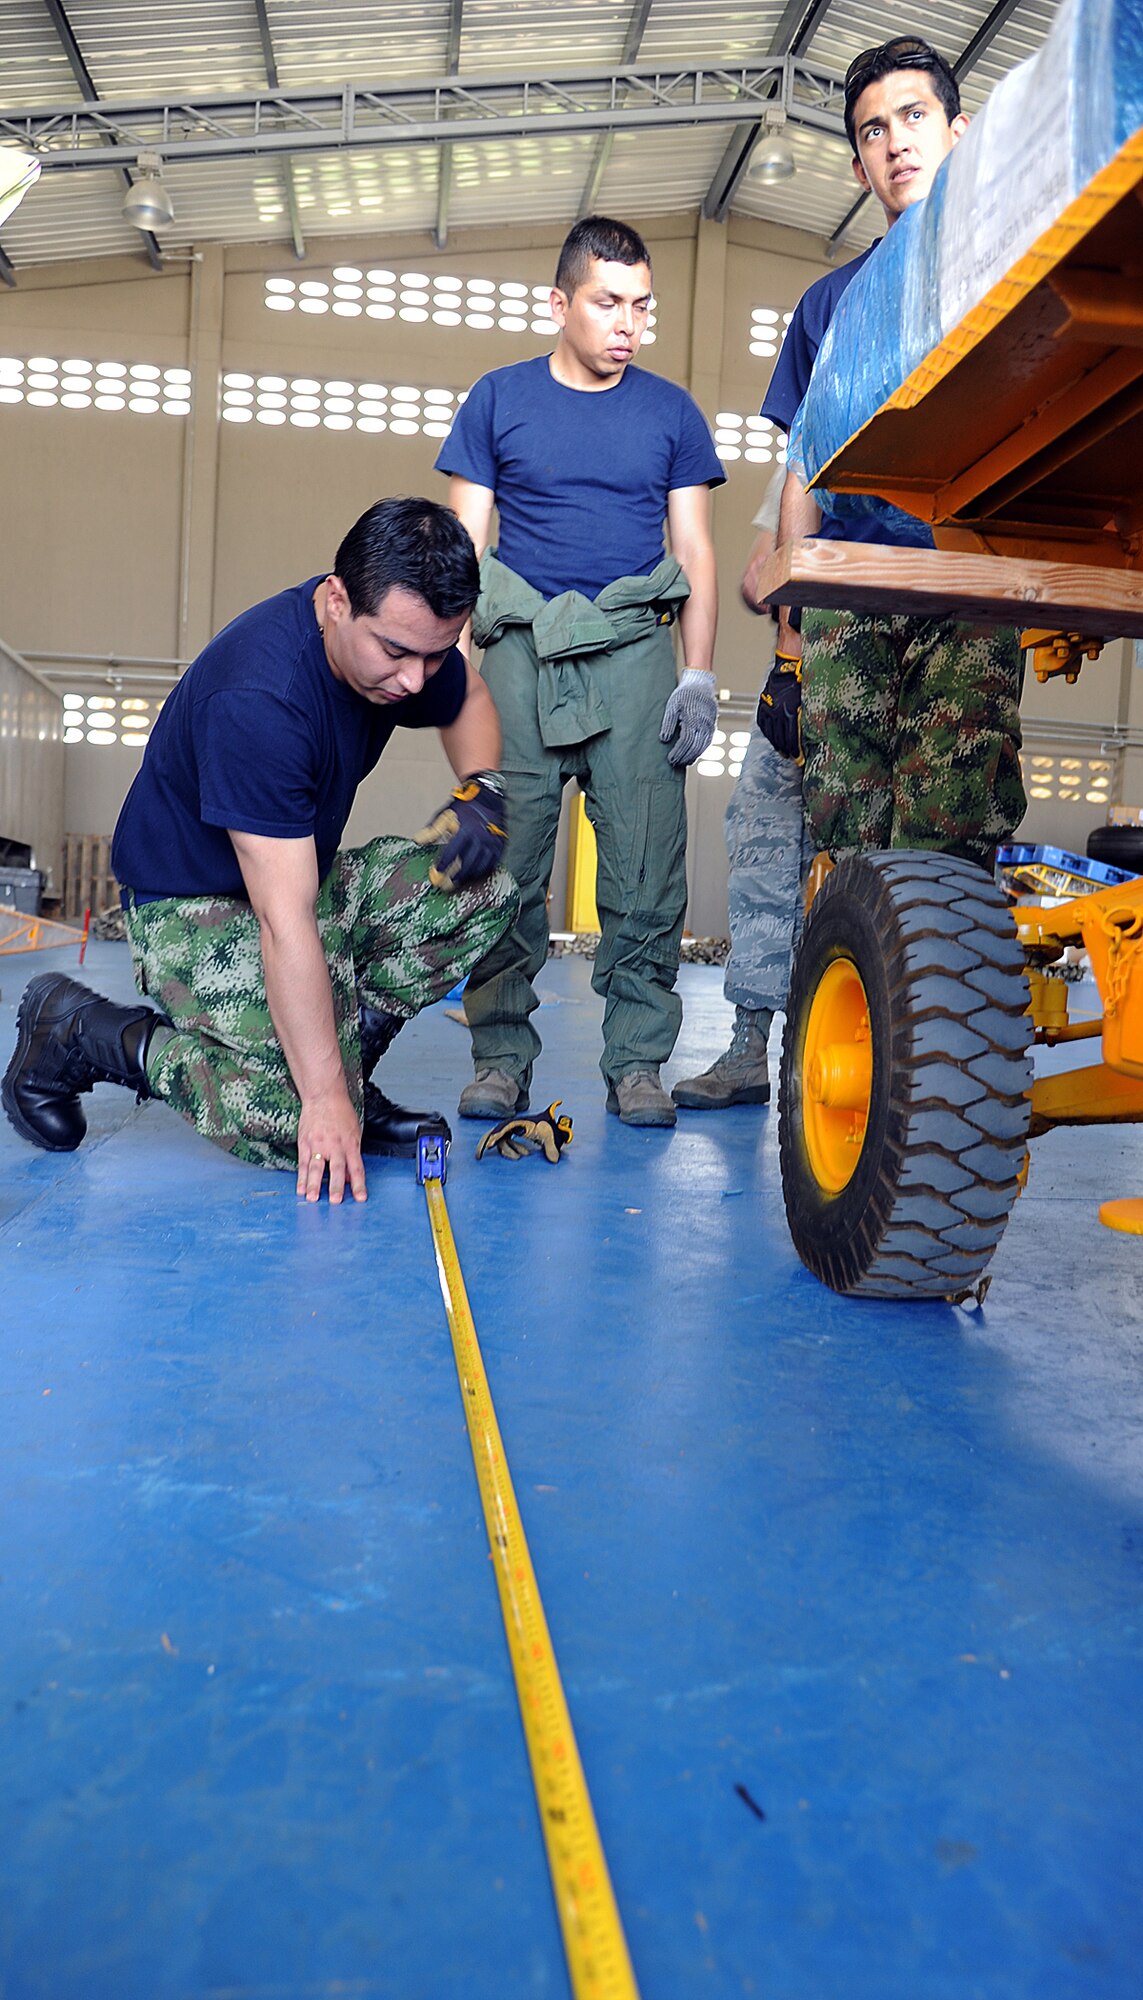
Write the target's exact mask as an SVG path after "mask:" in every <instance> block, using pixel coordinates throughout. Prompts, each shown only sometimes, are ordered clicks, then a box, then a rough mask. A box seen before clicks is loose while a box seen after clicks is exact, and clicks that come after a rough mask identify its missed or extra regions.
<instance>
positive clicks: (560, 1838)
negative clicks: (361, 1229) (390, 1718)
mask: <svg viewBox="0 0 1143 2000" xmlns="http://www.w3.org/2000/svg"><path fill="white" fill-rule="evenodd" d="M424 1189H425V1200H426V1202H427V1204H428V1211H429V1222H430V1224H431V1227H432V1232H433V1246H434V1249H435V1251H436V1260H437V1276H438V1278H439V1279H440V1287H441V1294H442V1296H443V1299H444V1304H445V1312H446V1315H447V1317H448V1323H449V1331H450V1333H451V1335H452V1346H453V1355H454V1358H455V1361H456V1368H457V1374H458V1376H459V1377H460V1385H461V1392H462V1399H463V1403H464V1414H465V1421H466V1423H467V1426H468V1435H469V1443H470V1445H471V1448H472V1457H473V1463H474V1465H475V1468H476V1478H477V1484H478V1486H479V1488H480V1497H481V1503H482V1505H483V1509H484V1519H485V1526H486V1527H487V1529H488V1536H489V1544H490V1552H491V1555H492V1558H493V1566H494V1568H495V1572H496V1583H497V1588H498V1590H499V1593H500V1608H501V1614H502V1616H503V1620H504V1629H505V1633H506V1636H507V1639H508V1651H509V1655H510V1657H511V1661H512V1671H513V1675H514V1677H515V1681H516V1693H517V1698H518V1700H519V1704H520V1714H521V1719H522V1721H523V1724H524V1737H525V1741H526V1743H527V1748H528V1758H529V1762H530V1764H531V1767H532V1781H533V1784H534V1786H535V1790H536V1798H537V1802H538V1804H539V1807H540V1824H541V1827H542V1830H543V1835H544V1844H545V1846H546V1848H547V1854H548V1867H549V1870H550V1872H551V1877H552V1887H553V1891H554V1894H555V1901H556V1910H557V1914H558V1916H559V1920H560V1929H561V1931H562V1933H563V1940H564V1950H565V1953H566V1955H567V1961H568V1971H569V1973H570V1976H571V1983H572V1990H573V1993H574V1994H575V1995H576V1996H577V2000H579V1996H581V1995H583V1996H590V2000H638V1988H637V1987H636V1985H635V1976H634V1973H633V1971H632V1968H631V1960H630V1957H629V1955H628V1951H627V1943H626V1939H625V1938H624V1935H623V1925H622V1922H621V1919H620V1916H619V1910H618V1906H617V1904H616V1902H615V1894H614V1891H613V1889H612V1886H611V1877H610V1875H609V1873H608V1868H607V1861H606V1859H605V1856H604V1853H603V1845H602V1842H601V1841H600V1838H599V1830H598V1827H597V1826H596V1822H595V1814H594V1813H593V1811H592V1806H591V1799H590V1796H589V1794H588V1790H587V1781H586V1779H585V1777H584V1773H583V1765H582V1764H581V1762H580V1756H579V1749H578V1746H577V1744H576V1740H575V1732H574V1730H573V1728H572V1722H571V1715H570V1713H569V1711H568V1706H567V1701H566V1698H565V1696H564V1690H563V1684H562V1682H561V1680H560V1672H559V1667H558V1665H557V1663H556V1657H555V1652H554V1649H553V1647H552V1641H551V1634H550V1633H549V1631H548V1622H547V1619H546V1617H545V1615H544V1607H543V1604H542V1602H541V1599H540V1592H539V1586H538V1584H537V1582H536V1575H535V1571H534V1569H533V1567H532V1558H531V1554H530V1552H529V1549H528V1542H527V1538H526V1536H525V1534H524V1525H523V1521H522V1520H521V1517H520V1510H519V1507H518V1505H517V1501H516V1494H515V1490H514V1488H513V1485H512V1477H511V1474H510V1472H509V1470H508V1464H507V1460H506V1458H505V1455H504V1444H503V1440H502V1438H501V1436H500V1427H499V1425H498V1423H497V1421H496V1411H495V1409H494V1407H493V1403H492V1394H491V1390H490V1389H489V1386H488V1377H487V1375H486V1373H485V1369H484V1361H483V1357H482V1355H481V1352H480V1343H479V1341H478V1339H477V1336H476V1327H475V1324H474V1322H473V1318H472V1312H471V1309H470V1307H469V1303H468V1295H467V1293H466V1291H465V1287H464V1279H463V1277H462V1276H461V1270H460V1261H459V1259H458V1257H457V1253H456V1244H455V1242H454V1240H453V1234H452V1227H451V1224H450V1222H449V1218H448V1209H447V1208H446V1206H445V1199H444V1190H443V1187H442V1185H441V1181H440V1180H439V1179H436V1178H433V1179H426V1180H425V1181H424Z"/></svg>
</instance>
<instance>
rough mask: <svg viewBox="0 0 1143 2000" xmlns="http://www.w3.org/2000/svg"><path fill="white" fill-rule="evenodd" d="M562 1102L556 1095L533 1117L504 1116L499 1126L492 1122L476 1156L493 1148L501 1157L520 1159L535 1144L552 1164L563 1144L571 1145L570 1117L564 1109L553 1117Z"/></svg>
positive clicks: (481, 1155)
mask: <svg viewBox="0 0 1143 2000" xmlns="http://www.w3.org/2000/svg"><path fill="white" fill-rule="evenodd" d="M562 1103H563V1099H562V1097H557V1099H556V1101H555V1103H554V1104H549V1106H548V1108H547V1110H546V1111H543V1112H541V1113H540V1114H539V1115H538V1116H537V1117H535V1118H506V1119H505V1120H504V1123H503V1124H502V1125H494V1126H493V1128H492V1130H491V1132H486V1133H485V1134H484V1137H483V1139H482V1140H481V1141H480V1144H479V1146H478V1147H477V1149H476V1157H477V1159H478V1160H482V1159H483V1158H484V1155H485V1153H490V1152H492V1151H493V1150H495V1151H496V1152H498V1153H499V1155H500V1157H501V1159H502V1160H522V1159H524V1158H525V1157H526V1155H527V1154H528V1153H530V1152H531V1150H532V1148H533V1147H535V1146H538V1147H539V1149H540V1151H541V1152H542V1153H543V1155H544V1157H545V1159H548V1160H550V1161H551V1163H552V1165H553V1166H555V1164H556V1161H557V1160H558V1159H559V1157H560V1154H561V1153H562V1151H563V1149H564V1147H565V1146H570V1145H571V1136H572V1122H571V1119H570V1118H569V1117H568V1116H567V1113H566V1112H565V1113H564V1116H563V1117H562V1118H557V1117H556V1112H557V1111H558V1110H559V1108H560V1105H561V1104H562Z"/></svg>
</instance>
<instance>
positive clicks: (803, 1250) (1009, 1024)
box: [779, 850, 1032, 1299]
mask: <svg viewBox="0 0 1143 2000" xmlns="http://www.w3.org/2000/svg"><path fill="white" fill-rule="evenodd" d="M838 960H842V961H844V963H843V964H842V965H840V966H838V965H837V963H836V962H837V961H838ZM831 967H833V968H834V970H833V971H832V972H831V971H830V968H831ZM855 974H856V978H857V979H859V980H860V982H861V986H862V987H863V988H864V995H865V1000H866V1001H867V1026H863V1027H862V1028H861V1029H860V1030H856V1031H855V1032H854V1035H853V1038H852V1039H853V1051H854V1054H855V1056H856V1054H857V1051H858V1043H859V1042H860V1041H864V1042H865V1043H867V1044H868V1043H869V1042H871V1044H872V1072H871V1077H870V1076H869V1069H868V1063H869V1057H868V1052H866V1053H865V1055H864V1061H865V1064H866V1071H865V1074H866V1076H867V1077H868V1078H869V1081H868V1083H867V1085H866V1086H865V1089H866V1099H867V1114H866V1122H865V1132H864V1139H863V1140H862V1139H861V1138H860V1137H859V1136H858V1137H857V1138H855V1139H854V1140H853V1142H852V1144H853V1152H854V1155H855V1158H856V1164H855V1165H854V1167H853V1169H852V1173H851V1177H850V1178H849V1180H848V1181H847V1183H846V1184H845V1185H844V1186H842V1187H840V1188H837V1187H836V1186H829V1185H823V1175H822V1173H821V1171H820V1169H821V1158H820V1147H819V1159H818V1163H817V1165H815V1162H814V1160H813V1158H812V1157H811V1154H812V1149H813V1142H814V1137H815V1133H819V1134H820V1129H821V1128H820V1124H818V1125H816V1126H815V1125H814V1123H813V1120H814V1117H815V1115H816V1109H815V1103H814V1101H813V1096H814V1092H815V1090H816V1089H820V1085H815V1084H814V1083H813V1081H812V1080H811V1081H809V1082H808V1080H807V1074H806V1062H807V1058H806V1050H807V1032H808V1030H810V1024H811V1013H812V1012H813V1010H814V1008H815V996H818V995H819V989H821V994H822V995H823V996H825V997H828V994H829V993H830V991H831V990H833V989H834V988H836V986H837V984H838V982H839V981H840V982H842V983H843V984H844V985H845V986H846V989H847V990H848V991H849V992H857V993H859V994H860V991H861V988H860V987H858V986H857V985H856V980H855V978H854V975H855ZM827 975H828V977H827ZM823 980H825V981H826V984H825V986H824V987H823ZM822 1004H823V1001H822V998H821V997H819V999H818V1002H817V1011H816V1012H813V1019H814V1027H813V1030H812V1032H810V1035H809V1041H810V1052H811V1058H812V1056H813V1052H814V1047H815V1036H816V1035H818V1033H819V1024H820V1021H821V1007H822ZM1027 1007H1028V985H1027V980H1026V978H1025V976H1024V961H1023V955H1022V953H1021V950H1020V946H1019V944H1018V943H1017V940H1016V932H1015V927H1014V925H1013V921H1012V916H1011V913H1010V911H1009V908H1008V904H1007V902H1006V900H1005V897H1004V894H1003V892H1002V891H1001V889H1000V888H999V887H998V886H997V885H996V883H994V882H993V881H992V879H991V877H989V876H988V875H986V874H985V873H984V872H983V870H982V869H980V868H977V867H974V866H973V865H972V863H971V862H968V861H962V860H958V859H956V858H954V857H952V856H949V855H945V854H933V853H913V852H911V851H907V850H899V851H893V852H888V853H870V854H863V855H859V856H856V857H854V858H852V859H850V860H847V861H843V862H842V863H841V864H840V865H839V866H838V867H837V868H836V869H835V870H834V871H833V873H832V874H831V875H829V876H828V877H827V879H826V881H825V883H824V885H823V887H822V888H821V889H820V890H819V892H818V894H817V895H816V896H815V898H814V901H813V904H812V905H811V908H810V911H809V914H808V916H807V918H806V924H805V929H804V931H803V933H802V939H801V943H800V945H799V947H798V953H797V957H796V959H795V961H794V968H793V975H792V978H791V984H790V997H789V1002H788V1004H787V1010H786V1035H785V1040H784V1045H783V1050H782V1082H781V1097H780V1111H779V1148H780V1153H781V1164H782V1188H783V1193H784V1195H785V1202H786V1214H787V1217H788V1219H789V1224H790V1233H791V1235H792V1236H793V1239H794V1244H795V1246H796V1248H797V1251H798V1254H799V1256H800V1257H801V1259H802V1262H803V1263H804V1264H805V1265H806V1266H807V1268H808V1269H809V1270H810V1271H812V1272H813V1273H814V1275H815V1277H818V1278H821V1279H822V1280H823V1281H824V1283H825V1284H827V1285H830V1286H831V1287H832V1288H833V1290H834V1291H836V1292H843V1293H848V1294H851V1295H860V1296H862V1297H867V1298H882V1299H934V1298H942V1299H949V1298H953V1299H961V1298H966V1297H968V1296H969V1295H970V1294H972V1293H976V1295H977V1296H982V1290H981V1277H982V1274H983V1272H984V1269H985V1266H986V1265H987V1264H988V1261H989V1259H990V1258H991V1256H992V1253H993V1251H994V1250H995V1248H996V1245H997V1244H998V1243H999V1241H1000V1238H1001V1236H1002V1235H1003V1233H1004V1226H1005V1224H1006V1222H1007V1220H1008V1215H1009V1212H1010V1210H1011V1208H1012V1204H1013V1202H1014V1201H1015V1199H1016V1196H1017V1193H1018V1189H1019V1180H1020V1176H1021V1172H1022V1168H1023V1164H1024V1155H1025V1142H1026V1138H1027V1133H1028V1123H1029V1108H1030V1107H1029V1101H1028V1098H1027V1096H1026V1094H1025V1093H1026V1092H1027V1091H1028V1090H1029V1089H1030V1088H1031V1083H1032V1065H1031V1060H1030V1056H1029V1053H1028V1051H1029V1045H1030V1042H1031V1038H1032V1024H1031V1021H1030V1019H1029V1017H1028V1015H1027V1013H1026V1009H1027ZM841 1053H842V1055H843V1057H844V1055H845V1051H844V1050H842V1052H841ZM807 1092H808V1093H809V1095H808V1096H807ZM807 1115H808V1116H809V1118H810V1120H811V1125H810V1131H809V1133H808V1134H807V1125H806V1119H807ZM830 1116H831V1118H832V1117H833V1114H832V1113H831V1114H830ZM855 1129H856V1131H857V1132H858V1134H859V1133H860V1125H858V1126H857V1127H856V1128H855ZM858 1149H859V1150H858ZM826 1166H827V1169H828V1166H829V1162H828V1161H827V1162H826ZM826 1177H828V1174H827V1176H826Z"/></svg>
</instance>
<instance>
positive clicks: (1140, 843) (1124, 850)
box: [1087, 826, 1143, 875]
mask: <svg viewBox="0 0 1143 2000" xmlns="http://www.w3.org/2000/svg"><path fill="white" fill-rule="evenodd" d="M1087 856H1088V860H1089V861H1103V862H1106V864H1107V866H1108V867H1109V868H1126V869H1127V871H1128V873H1129V874H1131V875H1143V826H1096V827H1093V828H1092V830H1091V832H1090V833H1089V834H1088V837H1087Z"/></svg>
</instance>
